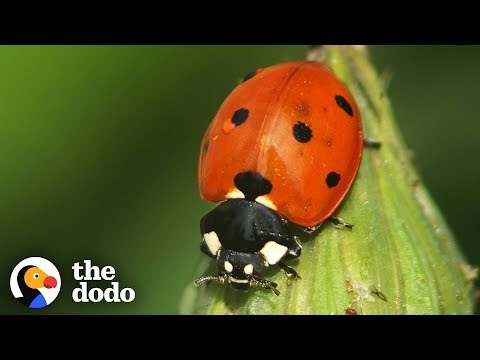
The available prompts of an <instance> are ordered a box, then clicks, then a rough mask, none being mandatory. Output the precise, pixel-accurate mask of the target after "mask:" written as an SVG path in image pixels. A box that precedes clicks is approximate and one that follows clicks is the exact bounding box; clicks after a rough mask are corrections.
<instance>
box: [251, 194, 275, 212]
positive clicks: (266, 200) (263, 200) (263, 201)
mask: <svg viewBox="0 0 480 360" xmlns="http://www.w3.org/2000/svg"><path fill="white" fill-rule="evenodd" d="M255 201H256V202H258V203H260V204H262V205H265V206H266V207H268V208H270V209H272V210H277V207H276V206H275V204H274V203H273V202H272V200H270V198H269V197H268V196H267V195H262V196H257V197H256V199H255Z"/></svg>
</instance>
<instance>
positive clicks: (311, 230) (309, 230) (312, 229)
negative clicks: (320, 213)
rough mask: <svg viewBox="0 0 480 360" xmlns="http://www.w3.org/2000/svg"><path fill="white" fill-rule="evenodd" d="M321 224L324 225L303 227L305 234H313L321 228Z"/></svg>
mask: <svg viewBox="0 0 480 360" xmlns="http://www.w3.org/2000/svg"><path fill="white" fill-rule="evenodd" d="M320 226H322V224H320V225H317V226H308V227H302V231H303V232H304V233H305V234H307V235H310V234H313V233H314V232H315V231H317V230H318V229H319V228H320Z"/></svg>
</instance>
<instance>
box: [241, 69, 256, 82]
mask: <svg viewBox="0 0 480 360" xmlns="http://www.w3.org/2000/svg"><path fill="white" fill-rule="evenodd" d="M255 75H257V71H256V70H255V71H252V72H251V73H248V74H247V75H245V76H244V77H243V80H242V82H245V81H247V80H250V79H251V78H253V77H254V76H255Z"/></svg>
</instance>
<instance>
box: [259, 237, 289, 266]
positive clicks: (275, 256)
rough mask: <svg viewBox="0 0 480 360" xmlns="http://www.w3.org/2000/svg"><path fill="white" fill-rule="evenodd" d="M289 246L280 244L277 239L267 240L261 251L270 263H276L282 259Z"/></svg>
mask: <svg viewBox="0 0 480 360" xmlns="http://www.w3.org/2000/svg"><path fill="white" fill-rule="evenodd" d="M287 251H288V248H287V247H286V246H283V245H280V244H279V243H276V242H275V241H269V242H267V243H266V244H265V245H264V247H263V248H262V250H260V252H261V253H262V254H263V256H265V258H266V259H267V261H268V263H269V264H270V265H274V264H276V263H278V262H279V261H280V259H281V258H282V257H284V256H285V254H286V253H287Z"/></svg>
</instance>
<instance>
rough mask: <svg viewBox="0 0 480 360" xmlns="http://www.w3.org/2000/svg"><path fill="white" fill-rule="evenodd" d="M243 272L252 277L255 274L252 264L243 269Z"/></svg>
mask: <svg viewBox="0 0 480 360" xmlns="http://www.w3.org/2000/svg"><path fill="white" fill-rule="evenodd" d="M243 272H244V273H245V274H247V275H252V274H253V265H252V264H248V265H245V267H244V268H243Z"/></svg>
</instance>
